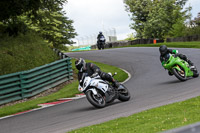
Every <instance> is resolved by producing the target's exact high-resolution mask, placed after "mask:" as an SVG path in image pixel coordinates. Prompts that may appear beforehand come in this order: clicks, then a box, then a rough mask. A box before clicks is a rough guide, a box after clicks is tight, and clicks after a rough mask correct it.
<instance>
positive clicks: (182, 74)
mask: <svg viewBox="0 0 200 133" xmlns="http://www.w3.org/2000/svg"><path fill="white" fill-rule="evenodd" d="M172 72H173V73H174V75H175V76H176V77H177V78H178V79H179V80H180V81H186V79H187V78H186V75H185V72H184V71H182V73H181V72H180V71H178V70H177V69H175V68H173V69H172Z"/></svg>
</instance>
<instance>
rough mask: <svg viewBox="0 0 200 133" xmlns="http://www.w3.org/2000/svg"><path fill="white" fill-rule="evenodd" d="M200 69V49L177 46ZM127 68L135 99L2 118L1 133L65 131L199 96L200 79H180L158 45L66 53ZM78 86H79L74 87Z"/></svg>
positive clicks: (78, 103)
mask: <svg viewBox="0 0 200 133" xmlns="http://www.w3.org/2000/svg"><path fill="white" fill-rule="evenodd" d="M178 50H179V53H183V54H186V55H187V56H188V57H189V58H190V59H191V60H192V61H193V62H194V64H195V65H196V66H197V68H199V70H200V50H199V49H180V48H179V49H178ZM66 54H67V55H68V56H70V57H82V58H84V59H89V60H93V61H97V62H102V63H106V64H110V65H114V66H117V67H120V68H123V69H125V70H127V71H128V72H129V73H130V74H131V75H132V77H131V79H130V80H129V81H128V82H126V83H125V86H126V87H127V88H128V89H129V90H130V93H131V95H132V98H131V99H130V101H128V102H120V101H118V100H116V101H115V102H114V103H112V104H111V105H109V106H107V107H105V108H103V109H95V108H94V107H93V106H92V105H91V104H90V103H89V102H88V101H87V100H86V98H82V99H78V100H74V101H72V102H67V103H63V104H59V105H56V106H53V107H49V108H44V109H41V110H36V111H33V112H29V113H25V114H22V115H17V116H14V117H10V118H6V119H1V120H0V133H65V132H67V131H69V130H72V129H76V128H79V127H83V126H88V125H92V124H97V123H101V122H104V121H108V120H111V119H114V118H118V117H122V116H128V115H131V114H133V113H136V112H140V111H143V110H146V109H150V108H154V107H158V106H161V105H165V104H169V103H173V102H177V101H181V100H185V99H188V98H191V97H195V96H199V95H200V78H195V79H189V80H187V81H186V82H180V81H179V80H178V79H177V78H176V77H174V76H169V75H168V73H167V71H165V70H164V68H163V67H162V66H161V63H160V60H159V51H158V48H118V49H106V50H101V51H100V50H99V51H97V50H95V51H87V52H73V53H66ZM74 89H77V88H74Z"/></svg>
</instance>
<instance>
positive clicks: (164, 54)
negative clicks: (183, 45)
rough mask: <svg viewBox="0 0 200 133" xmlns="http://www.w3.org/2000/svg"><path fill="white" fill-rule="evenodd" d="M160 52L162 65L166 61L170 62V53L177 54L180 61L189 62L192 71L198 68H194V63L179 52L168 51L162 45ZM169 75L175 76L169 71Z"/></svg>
mask: <svg viewBox="0 0 200 133" xmlns="http://www.w3.org/2000/svg"><path fill="white" fill-rule="evenodd" d="M159 51H160V61H161V63H162V64H163V63H164V61H166V60H168V58H169V53H170V54H175V55H176V56H178V57H179V58H180V59H182V60H184V61H186V62H188V64H189V67H190V69H191V70H196V67H195V66H194V64H193V63H192V61H191V60H189V59H188V58H187V57H186V55H183V54H179V53H178V50H175V49H168V48H167V46H166V45H161V46H160V48H159ZM168 74H169V75H170V76H171V75H173V73H171V72H169V71H168Z"/></svg>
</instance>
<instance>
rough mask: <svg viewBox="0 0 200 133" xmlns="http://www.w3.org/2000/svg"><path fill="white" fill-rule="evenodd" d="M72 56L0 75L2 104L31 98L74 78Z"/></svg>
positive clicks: (0, 99)
mask: <svg viewBox="0 0 200 133" xmlns="http://www.w3.org/2000/svg"><path fill="white" fill-rule="evenodd" d="M72 75H73V70H72V66H71V58H69V57H67V58H64V59H61V60H58V61H55V62H53V63H50V64H46V65H43V66H40V67H36V68H34V69H31V70H28V71H22V72H17V73H12V74H7V75H3V76H0V105H2V104H5V103H9V102H11V101H16V100H21V99H24V98H29V97H32V96H34V95H37V94H38V93H40V92H42V91H45V90H47V89H49V88H52V87H54V86H56V85H58V84H60V83H62V82H65V81H68V80H72V79H73V76H72Z"/></svg>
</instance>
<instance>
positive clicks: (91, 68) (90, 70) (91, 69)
mask: <svg viewBox="0 0 200 133" xmlns="http://www.w3.org/2000/svg"><path fill="white" fill-rule="evenodd" d="M85 67H86V68H84V70H83V71H82V72H80V71H79V72H78V80H79V82H80V80H81V78H82V74H83V73H87V74H88V76H92V75H93V74H95V73H98V75H99V76H100V77H101V79H102V80H106V81H108V82H112V83H114V84H115V83H116V81H115V80H114V78H113V77H112V76H111V75H109V74H108V73H105V72H102V71H101V69H100V68H99V67H98V66H96V65H95V64H93V63H86V66H85Z"/></svg>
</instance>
